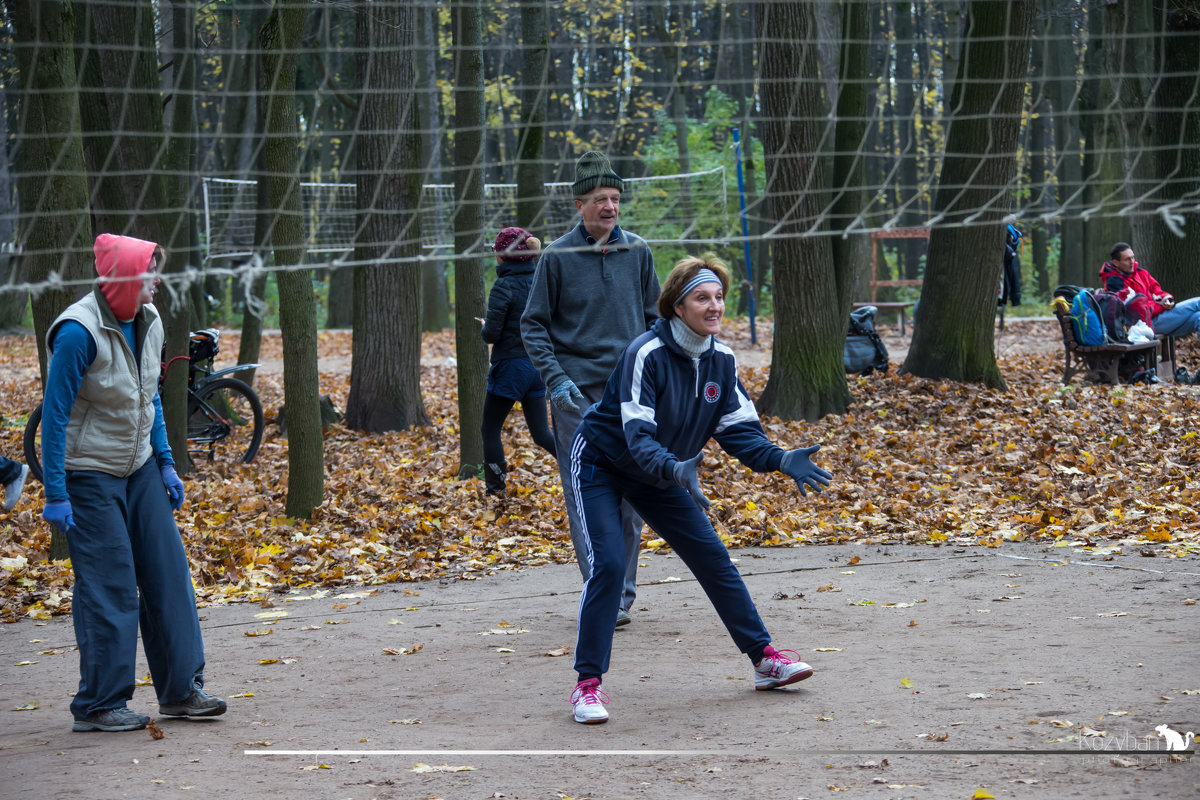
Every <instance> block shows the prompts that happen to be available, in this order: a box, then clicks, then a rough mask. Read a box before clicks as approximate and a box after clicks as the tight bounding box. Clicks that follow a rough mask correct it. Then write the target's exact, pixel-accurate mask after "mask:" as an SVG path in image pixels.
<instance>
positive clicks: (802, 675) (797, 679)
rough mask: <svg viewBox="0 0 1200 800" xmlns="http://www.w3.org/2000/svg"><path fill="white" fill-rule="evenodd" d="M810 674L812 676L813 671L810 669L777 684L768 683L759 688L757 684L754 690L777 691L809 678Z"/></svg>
mask: <svg viewBox="0 0 1200 800" xmlns="http://www.w3.org/2000/svg"><path fill="white" fill-rule="evenodd" d="M812 674H813V671H812V670H811V669H809V670H805V671H804V672H797V673H796V674H795V675H793V676H792V677H790V678H788V679H787V680H786V681H779V682H778V683H768V684H765V685H763V686H759V685H758V684H755V685H754V690H755V691H756V692H765V691H768V690H770V689H778V688H779V687H781V686H791V685H792V684H793V683H799V682H800V681H803V680H807V679H808V678H811V677H812Z"/></svg>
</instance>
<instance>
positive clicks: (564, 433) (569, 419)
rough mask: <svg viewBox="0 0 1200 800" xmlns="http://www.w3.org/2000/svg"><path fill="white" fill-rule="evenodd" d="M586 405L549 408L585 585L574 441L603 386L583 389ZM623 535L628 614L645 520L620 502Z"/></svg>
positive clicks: (624, 603) (584, 548)
mask: <svg viewBox="0 0 1200 800" xmlns="http://www.w3.org/2000/svg"><path fill="white" fill-rule="evenodd" d="M579 391H581V392H582V393H583V396H584V398H585V399H584V401H583V402H582V403H580V404H579V410H578V411H563V410H562V409H560V408H559V407H558V406H556V405H554V403H551V404H550V418H551V420H552V421H553V423H554V446H555V449H556V451H557V453H558V474H559V477H560V478H561V479H562V487H563V500H564V501H565V502H566V504H567V519H568V520H569V522H570V525H571V544H572V545H574V546H575V557H576V558H577V559H578V561H579V572H580V573H581V574H582V575H583V579H584V580H585V581H586V580H587V579H588V578H590V577H591V567H590V565H589V564H588V562H587V559H586V558H583V557H581V555H580V554H582V553H587V552H589V548H588V545H587V543H586V542H585V541H584V540H583V538H582V537H583V526H582V525H581V524H580V521H579V517H578V512H577V511H576V503H575V490H574V488H573V487H572V485H571V440H572V439H573V438H575V429H576V428H578V427H579V423H580V421H581V420H582V419H583V412H585V411H587V409H588V406H590V405H592V404H593V403H598V402H600V397H601V395H603V394H604V386H603V384H602V385H600V386H591V387H585V386H580V387H579ZM621 534H622V537H623V538H624V540H625V587H624V589H623V590H622V592H621V608H623V609H625V610H626V611H628V610H629V609H630V608H631V607H632V606H633V601H634V598H635V597H636V596H637V564H638V555H639V554H640V551H641V548H642V518H641V517H639V516H638V515H637V513H635V512H634V510H633V507H632V506H630V505H629V503H626V502H624V501H622V502H621Z"/></svg>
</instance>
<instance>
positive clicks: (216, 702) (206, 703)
mask: <svg viewBox="0 0 1200 800" xmlns="http://www.w3.org/2000/svg"><path fill="white" fill-rule="evenodd" d="M225 708H226V706H225V701H224V700H222V699H221V698H219V697H213V696H212V695H211V694H209V693H208V692H206V691H204V690H203V689H201V688H200V686H199V684H195V683H193V684H192V693H191V694H189V695H188V697H187V699H186V700H184V701H183V702H182V703H159V705H158V713H160V714H162V715H163V716H164V717H219V716H221V715H222V714H224V713H225Z"/></svg>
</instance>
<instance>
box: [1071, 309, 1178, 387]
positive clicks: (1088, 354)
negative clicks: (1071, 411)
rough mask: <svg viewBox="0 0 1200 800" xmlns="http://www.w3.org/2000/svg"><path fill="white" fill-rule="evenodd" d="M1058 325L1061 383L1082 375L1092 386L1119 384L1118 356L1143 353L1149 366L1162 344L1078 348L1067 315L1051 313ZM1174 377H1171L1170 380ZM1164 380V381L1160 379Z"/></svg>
mask: <svg viewBox="0 0 1200 800" xmlns="http://www.w3.org/2000/svg"><path fill="white" fill-rule="evenodd" d="M1054 316H1056V317H1058V324H1059V326H1060V327H1061V328H1062V337H1063V348H1064V351H1065V352H1064V356H1065V362H1064V364H1063V377H1062V382H1063V384H1064V385H1065V384H1068V383H1070V382H1071V378H1073V377H1075V376H1076V375H1079V374H1083V377H1084V380H1088V381H1092V382H1094V383H1111V384H1117V383H1120V375H1119V373H1118V369H1119V367H1120V364H1121V357H1122V356H1126V355H1129V354H1130V353H1145V354H1146V355H1147V356H1149V358H1150V359H1151V360H1150V362H1149V363H1151V364H1156V365H1157V364H1158V363H1159V361H1158V355H1159V350H1160V347H1161V346H1163V341H1162V340H1158V339H1156V340H1155V341H1153V342H1142V343H1140V344H1101V345H1095V346H1088V345H1082V344H1080V343H1079V341H1078V340H1076V338H1075V329H1074V328H1072V327H1071V316H1070V314H1063V313H1062V312H1061V311H1058V310H1055V312H1054ZM1173 377H1174V376H1172V379H1173ZM1164 380H1165V379H1164Z"/></svg>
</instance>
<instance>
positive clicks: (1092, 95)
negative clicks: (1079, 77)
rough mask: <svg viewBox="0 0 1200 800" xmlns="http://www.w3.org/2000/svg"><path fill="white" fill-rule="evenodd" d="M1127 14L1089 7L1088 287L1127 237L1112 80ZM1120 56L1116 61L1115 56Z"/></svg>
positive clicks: (1085, 96) (1083, 112)
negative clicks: (1113, 249)
mask: <svg viewBox="0 0 1200 800" xmlns="http://www.w3.org/2000/svg"><path fill="white" fill-rule="evenodd" d="M1123 18H1124V15H1123V14H1121V13H1120V12H1119V11H1115V10H1114V9H1112V8H1104V7H1096V8H1092V9H1090V10H1089V11H1088V34H1089V35H1088V47H1087V54H1086V55H1085V57H1084V60H1083V82H1082V84H1081V86H1080V88H1079V109H1078V112H1077V113H1078V115H1079V118H1080V120H1081V124H1080V132H1081V133H1082V134H1083V141H1084V143H1085V149H1084V152H1083V176H1084V177H1083V195H1082V200H1083V203H1082V206H1083V208H1084V209H1085V210H1086V211H1085V214H1086V215H1087V216H1086V218H1085V219H1084V220H1083V263H1084V275H1085V281H1086V282H1085V283H1084V285H1085V286H1094V285H1096V284H1098V283H1099V282H1100V280H1099V274H1100V265H1101V264H1103V263H1104V262H1105V261H1107V260H1108V256H1109V251H1110V250H1111V249H1112V244H1113V242H1116V241H1121V240H1124V239H1127V238H1128V237H1129V234H1128V233H1127V231H1128V226H1127V225H1125V224H1124V223H1123V220H1122V219H1121V218H1120V217H1119V216H1118V212H1119V210H1120V207H1121V205H1123V202H1122V184H1123V183H1124V178H1123V176H1122V174H1121V172H1122V164H1121V162H1122V157H1121V155H1120V154H1119V153H1118V152H1117V151H1118V149H1119V148H1120V147H1121V139H1120V136H1119V129H1120V127H1121V124H1120V119H1121V114H1120V106H1119V104H1118V96H1117V92H1116V91H1115V87H1114V84H1117V83H1119V82H1120V81H1121V76H1120V70H1121V63H1120V60H1119V59H1120V56H1119V52H1120V50H1121V40H1122V38H1123V35H1124V34H1123V31H1121V30H1120V28H1121V27H1123V25H1122V20H1123ZM1114 58H1116V59H1118V60H1117V62H1116V63H1114V62H1113V59H1114Z"/></svg>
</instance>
